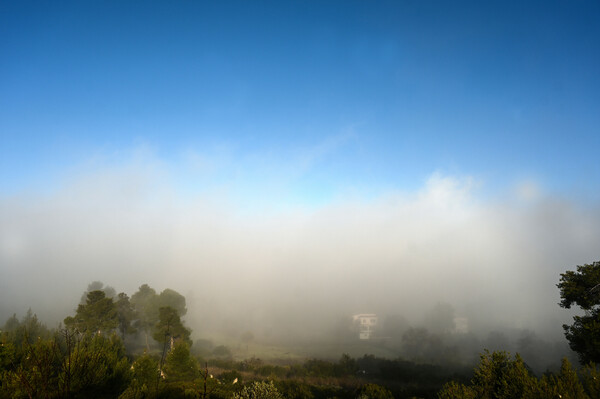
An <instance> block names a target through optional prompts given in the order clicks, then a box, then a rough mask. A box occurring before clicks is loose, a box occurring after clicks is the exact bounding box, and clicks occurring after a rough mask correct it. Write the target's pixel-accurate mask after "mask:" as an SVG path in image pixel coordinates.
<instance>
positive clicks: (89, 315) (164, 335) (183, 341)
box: [0, 262, 600, 399]
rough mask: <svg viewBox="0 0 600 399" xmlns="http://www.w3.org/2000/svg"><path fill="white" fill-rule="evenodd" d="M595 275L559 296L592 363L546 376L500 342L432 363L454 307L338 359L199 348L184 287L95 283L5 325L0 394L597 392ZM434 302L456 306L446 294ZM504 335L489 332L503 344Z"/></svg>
mask: <svg viewBox="0 0 600 399" xmlns="http://www.w3.org/2000/svg"><path fill="white" fill-rule="evenodd" d="M599 281H600V263H598V262H596V263H593V264H592V265H584V266H578V267H577V271H576V272H572V271H568V272H566V273H564V274H562V275H561V280H560V283H559V284H558V287H559V289H560V292H561V297H562V301H561V304H560V305H561V306H563V307H565V308H569V307H570V306H571V305H573V304H576V305H578V306H579V307H581V308H582V309H584V310H585V311H586V315H585V316H577V317H575V323H574V324H573V325H572V326H565V331H566V336H567V339H568V340H569V342H570V344H571V347H572V348H573V349H574V350H576V351H577V352H578V354H579V357H580V360H581V361H582V364H584V366H583V367H580V368H579V369H577V368H575V367H573V366H572V365H571V363H570V362H569V361H568V360H567V359H563V361H562V365H561V367H560V370H557V371H556V372H545V373H543V374H541V375H536V374H535V373H534V371H533V370H532V369H531V368H530V367H529V366H528V365H527V364H526V363H525V362H524V360H523V358H522V357H521V356H520V355H519V354H515V355H514V356H511V355H510V354H509V353H508V352H505V351H502V350H496V351H487V350H486V351H484V353H483V354H481V356H480V359H479V364H478V365H477V366H476V368H475V369H474V370H473V371H471V369H470V368H468V367H466V366H464V365H460V364H459V363H457V362H454V363H452V362H447V361H446V362H442V363H437V364H433V363H434V360H435V356H436V355H437V356H438V360H439V358H440V357H441V358H443V359H450V358H452V356H456V353H457V352H456V350H455V349H452V348H451V347H445V346H444V345H442V343H441V339H440V337H442V336H444V334H448V331H449V330H450V329H452V323H453V321H452V319H451V318H450V317H445V318H442V319H441V321H440V320H437V321H436V319H435V318H432V319H431V320H430V323H429V324H430V326H429V327H430V328H431V331H433V332H429V331H430V330H426V329H423V328H410V327H409V326H408V325H407V324H406V323H405V322H404V321H403V320H402V319H399V318H396V319H392V320H391V322H390V323H389V324H388V327H387V328H388V329H390V330H391V329H400V328H401V329H402V331H403V333H402V334H401V335H400V336H401V340H400V342H401V344H402V345H403V346H404V347H405V351H404V353H407V354H408V355H409V356H410V359H406V358H396V359H389V358H382V357H376V356H374V355H363V356H362V357H352V356H350V355H348V354H343V355H342V356H341V357H340V358H339V360H338V361H329V360H324V359H318V358H310V359H305V360H304V361H301V362H298V361H295V362H293V361H288V362H283V363H277V364H269V363H267V362H264V361H262V360H261V359H258V358H255V357H251V358H248V359H245V360H242V361H234V360H233V358H232V356H231V351H230V349H229V348H228V347H226V346H224V345H217V346H214V345H213V344H212V342H210V341H209V340H206V339H204V340H198V341H197V344H196V345H195V348H193V347H192V342H191V340H190V334H191V331H190V330H189V328H187V327H186V326H185V322H184V321H183V320H182V316H183V315H184V314H185V313H186V312H187V309H186V303H185V298H184V297H183V296H182V295H180V294H179V293H177V292H176V291H173V290H171V289H167V290H164V291H163V292H161V293H160V294H157V293H156V291H155V290H154V289H152V288H151V287H149V286H148V285H146V284H144V285H142V286H141V287H140V288H139V290H138V291H137V292H136V293H135V294H133V295H132V297H131V299H130V298H129V296H127V295H126V294H125V293H119V294H118V295H117V294H116V293H115V292H114V289H112V288H111V287H105V286H104V285H103V284H102V283H100V282H94V283H92V284H90V286H89V287H88V290H87V291H86V292H85V293H84V298H82V299H84V300H83V301H82V302H81V304H80V305H79V306H78V307H77V310H76V312H75V314H74V315H73V316H68V317H66V318H65V319H64V327H63V326H60V327H59V328H57V329H55V330H51V329H48V328H47V327H46V326H45V325H44V324H42V323H40V322H39V320H38V318H37V316H36V315H35V314H33V312H32V311H31V310H30V311H28V312H27V314H26V315H25V316H24V317H23V318H21V319H19V318H18V317H17V315H16V314H14V315H13V316H11V317H10V318H9V319H8V320H6V322H5V323H4V326H3V327H2V330H1V331H0V399H6V398H117V397H118V398H120V399H131V398H202V399H208V398H214V399H283V398H290V399H291V398H301V399H326V398H339V399H344V398H348V399H350V398H352V399H357V398H360V399H367V398H370V399H392V398H438V399H459V398H465V399H471V398H473V399H474V398H482V399H487V398H490V399H491V398H495V399H501V398H524V399H529V398H531V399H545V398H576V399H592V398H598V397H600V369H598V367H597V366H596V365H595V363H594V362H595V361H596V360H597V359H598V353H599V352H600V348H599V342H600V338H599V335H598V329H596V327H595V326H597V324H598V311H599V310H598V308H599V307H600V295H599V294H598V289H597V287H599V286H598V284H599ZM109 294H110V295H109ZM435 311H436V312H437V313H439V314H441V315H442V316H447V315H449V314H450V315H451V314H452V312H453V310H452V309H451V308H450V307H448V306H446V305H444V304H441V305H438V306H437V307H436V309H435ZM436 331H437V332H436ZM135 336H138V337H139V338H140V339H141V340H143V341H145V343H144V344H141V345H140V344H138V343H137V341H136V340H134V339H132V337H135ZM496 338H498V337H496ZM496 338H495V341H494V340H491V341H490V342H505V341H503V340H502V339H499V338H498V339H496ZM500 338H502V337H500ZM151 339H152V341H151ZM523 339H524V340H527V339H528V338H527V337H525V338H523ZM254 340H255V338H254V336H253V334H252V333H251V332H246V333H244V334H242V335H240V342H241V343H243V344H245V346H246V351H247V345H249V344H250V343H251V342H253V341H254ZM151 343H152V345H151ZM524 347H526V346H524ZM142 349H144V350H143V352H142ZM192 349H193V350H192ZM209 364H210V367H209Z"/></svg>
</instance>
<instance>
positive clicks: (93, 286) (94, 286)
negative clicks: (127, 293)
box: [79, 281, 117, 305]
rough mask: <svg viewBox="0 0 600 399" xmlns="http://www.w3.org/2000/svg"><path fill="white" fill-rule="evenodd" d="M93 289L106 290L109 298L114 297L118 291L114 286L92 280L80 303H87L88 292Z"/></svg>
mask: <svg viewBox="0 0 600 399" xmlns="http://www.w3.org/2000/svg"><path fill="white" fill-rule="evenodd" d="M92 291H102V292H104V294H106V297H107V298H114V297H115V296H116V295H117V292H116V291H115V289H114V288H113V287H111V286H109V285H106V286H105V285H104V283H103V282H102V281H92V282H91V283H89V284H88V286H87V289H86V290H85V292H84V293H83V294H82V295H81V300H80V301H79V303H81V304H82V305H83V304H85V302H86V301H87V296H88V294H89V293H90V292H92Z"/></svg>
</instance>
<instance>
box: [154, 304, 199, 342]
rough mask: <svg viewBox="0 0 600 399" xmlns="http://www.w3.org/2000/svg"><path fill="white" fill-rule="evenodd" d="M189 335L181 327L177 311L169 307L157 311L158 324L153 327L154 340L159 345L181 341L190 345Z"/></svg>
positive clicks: (187, 330) (187, 331)
mask: <svg viewBox="0 0 600 399" xmlns="http://www.w3.org/2000/svg"><path fill="white" fill-rule="evenodd" d="M190 334H191V331H190V330H189V329H187V328H186V327H185V326H184V325H183V323H182V321H181V318H180V317H179V314H178V313H177V310H175V309H173V308H172V307H169V306H165V307H162V308H160V309H159V317H158V322H157V323H156V325H155V326H154V334H153V337H154V339H155V340H157V341H158V342H160V343H165V342H168V341H170V342H171V343H172V342H174V341H176V340H182V341H185V342H187V343H189V344H191V342H190ZM171 346H172V345H171Z"/></svg>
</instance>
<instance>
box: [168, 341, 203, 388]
mask: <svg viewBox="0 0 600 399" xmlns="http://www.w3.org/2000/svg"><path fill="white" fill-rule="evenodd" d="M165 376H166V378H167V381H169V382H171V381H193V380H195V379H196V378H198V376H199V369H198V362H197V360H196V359H195V358H194V357H192V356H191V355H190V347H189V346H188V345H187V343H185V342H178V343H177V344H175V346H174V347H173V349H172V350H171V351H170V352H169V354H168V355H167V360H166V363H165Z"/></svg>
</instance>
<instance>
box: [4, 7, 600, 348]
mask: <svg viewBox="0 0 600 399" xmlns="http://www.w3.org/2000/svg"><path fill="white" fill-rule="evenodd" d="M598 21H600V3H598V2H596V1H549V0H546V1H539V2H538V1H514V2H513V1H497V2H496V1H473V2H462V1H444V2H436V1H421V0H419V1H392V2H383V1H300V2H291V1H272V2H264V1H240V2H229V1H214V2H200V1H168V2H167V1H164V2H152V1H127V0H121V1H74V2H68V1H46V2H30V1H3V0H0V319H2V317H8V316H9V315H10V314H12V313H13V312H14V311H16V310H19V309H21V311H22V312H24V311H26V309H27V308H28V307H29V306H31V307H33V308H34V309H35V310H36V311H40V312H41V313H46V312H48V314H50V312H51V311H52V309H50V307H54V308H56V306H58V305H56V304H59V303H60V304H62V305H61V306H63V305H64V306H63V307H62V309H71V310H72V309H73V308H74V307H75V306H76V303H71V302H69V301H71V298H73V299H74V300H75V301H77V299H78V298H80V296H81V291H82V290H83V289H85V287H86V286H87V284H88V283H89V282H91V281H94V280H101V281H103V282H105V283H107V284H110V285H113V286H115V288H116V289H117V290H124V291H126V292H129V293H132V292H134V291H135V289H136V288H137V287H138V286H139V285H140V284H142V283H144V282H148V283H149V284H150V285H151V286H153V287H156V288H157V289H164V288H167V287H171V288H174V289H177V290H180V291H181V292H183V293H187V292H195V293H196V299H195V301H196V305H197V309H205V308H206V303H212V302H210V301H209V302H206V301H207V300H209V299H210V298H217V299H219V300H220V301H221V302H222V303H223V304H225V305H227V304H236V303H243V304H245V306H246V307H247V308H248V309H249V308H251V307H252V306H254V307H255V308H256V309H259V310H260V309H267V308H269V306H274V305H277V306H279V305H281V306H283V308H285V307H286V306H287V305H286V304H290V308H292V309H294V306H296V305H295V304H297V303H299V302H301V303H306V304H307V308H306V309H305V310H306V315H307V320H309V319H312V317H313V314H314V311H315V309H319V310H321V311H323V312H326V311H330V312H331V314H342V313H343V314H353V313H359V312H379V311H381V312H382V314H383V313H384V312H387V311H390V312H392V311H393V312H400V313H402V312H405V314H406V315H410V314H413V316H414V317H415V320H418V318H419V317H420V315H421V314H422V313H423V309H425V308H427V307H428V306H430V305H431V306H433V305H434V304H435V303H436V302H437V301H447V302H450V303H452V304H454V305H455V306H456V307H457V309H458V310H459V311H460V312H463V314H466V315H467V316H469V317H470V318H472V319H475V318H476V315H477V314H479V315H483V316H487V315H493V317H494V319H495V320H494V322H497V323H503V324H504V326H506V327H510V326H514V327H519V328H534V327H535V328H541V331H554V332H555V333H556V334H557V335H558V336H562V330H561V325H562V322H564V321H568V318H569V317H566V320H562V319H565V313H564V312H563V311H562V310H561V309H559V308H558V306H556V303H557V302H558V292H557V290H556V288H555V286H556V283H557V282H558V279H559V273H561V272H564V271H565V270H567V269H568V268H573V267H574V266H575V265H577V264H583V263H586V262H587V263H590V262H592V261H594V260H597V256H598V253H597V250H598V242H600V223H598V220H600V162H599V160H598V150H599V149H600V132H599V131H598V127H599V126H600V74H599V73H598V71H600V23H598ZM57 275H59V276H61V278H60V279H57V278H56V276H57ZM207 275H210V276H211V278H210V279H207V278H206V276H207ZM332 279H334V280H332ZM48 281H52V282H53V284H52V287H49V286H48V284H47V282H48ZM365 286H368V287H371V288H372V290H371V295H367V296H365V297H362V296H361V297H360V298H359V297H358V296H356V295H355V294H354V293H355V292H356V291H357V290H362V289H363V288H364V287H365ZM198 287H200V288H199V289H200V291H198ZM222 287H229V288H230V289H228V290H224V289H222ZM255 287H260V289H259V290H257V289H255ZM338 287H339V289H340V291H338V292H336V291H335V290H336V289H337V288H338ZM70 291H73V292H75V291H77V293H76V294H74V295H72V296H67V295H66V293H67V292H70ZM257 291H261V292H260V295H259V293H257ZM273 292H275V293H278V294H275V295H276V296H277V301H274V300H273ZM203 295H204V296H203ZM36 296H37V299H36ZM299 298H300V299H299ZM190 301H191V300H190ZM274 302H277V304H274ZM414 303H420V304H422V306H419V307H415V306H413V305H412V304H414ZM325 304H326V306H325ZM407 304H408V305H407ZM55 305H56V306H55ZM225 305H224V306H225ZM227 306H228V305H227ZM402 307H403V308H402ZM192 308H193V306H192V302H191V303H190V309H192ZM214 308H215V309H217V308H218V307H217V306H216V305H215V307H214ZM248 309H246V308H240V309H230V308H227V307H225V308H223V309H221V308H219V309H218V310H219V311H218V312H217V311H216V310H215V312H216V314H220V313H223V314H225V313H227V312H230V313H232V315H233V316H232V319H236V317H235V314H234V313H235V312H238V311H239V312H240V314H241V315H244V317H246V316H245V315H250V314H251V312H249V310H248ZM377 309H379V310H377ZM469 309H472V310H471V313H469ZM473 309H475V310H473ZM490 309H492V310H490ZM55 311H56V310H55ZM56 312H57V315H56V317H57V318H56V320H62V319H63V318H64V316H65V315H66V314H67V313H66V312H63V313H61V314H58V313H59V312H58V311H56ZM192 313H193V312H190V314H192ZM532 315H536V316H535V317H532ZM190 317H191V316H190ZM257 317H260V314H259V315H258V316H257ZM561 318H562V319H561ZM542 319H543V320H542ZM330 320H332V319H330ZM274 321H275V322H278V320H274Z"/></svg>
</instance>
